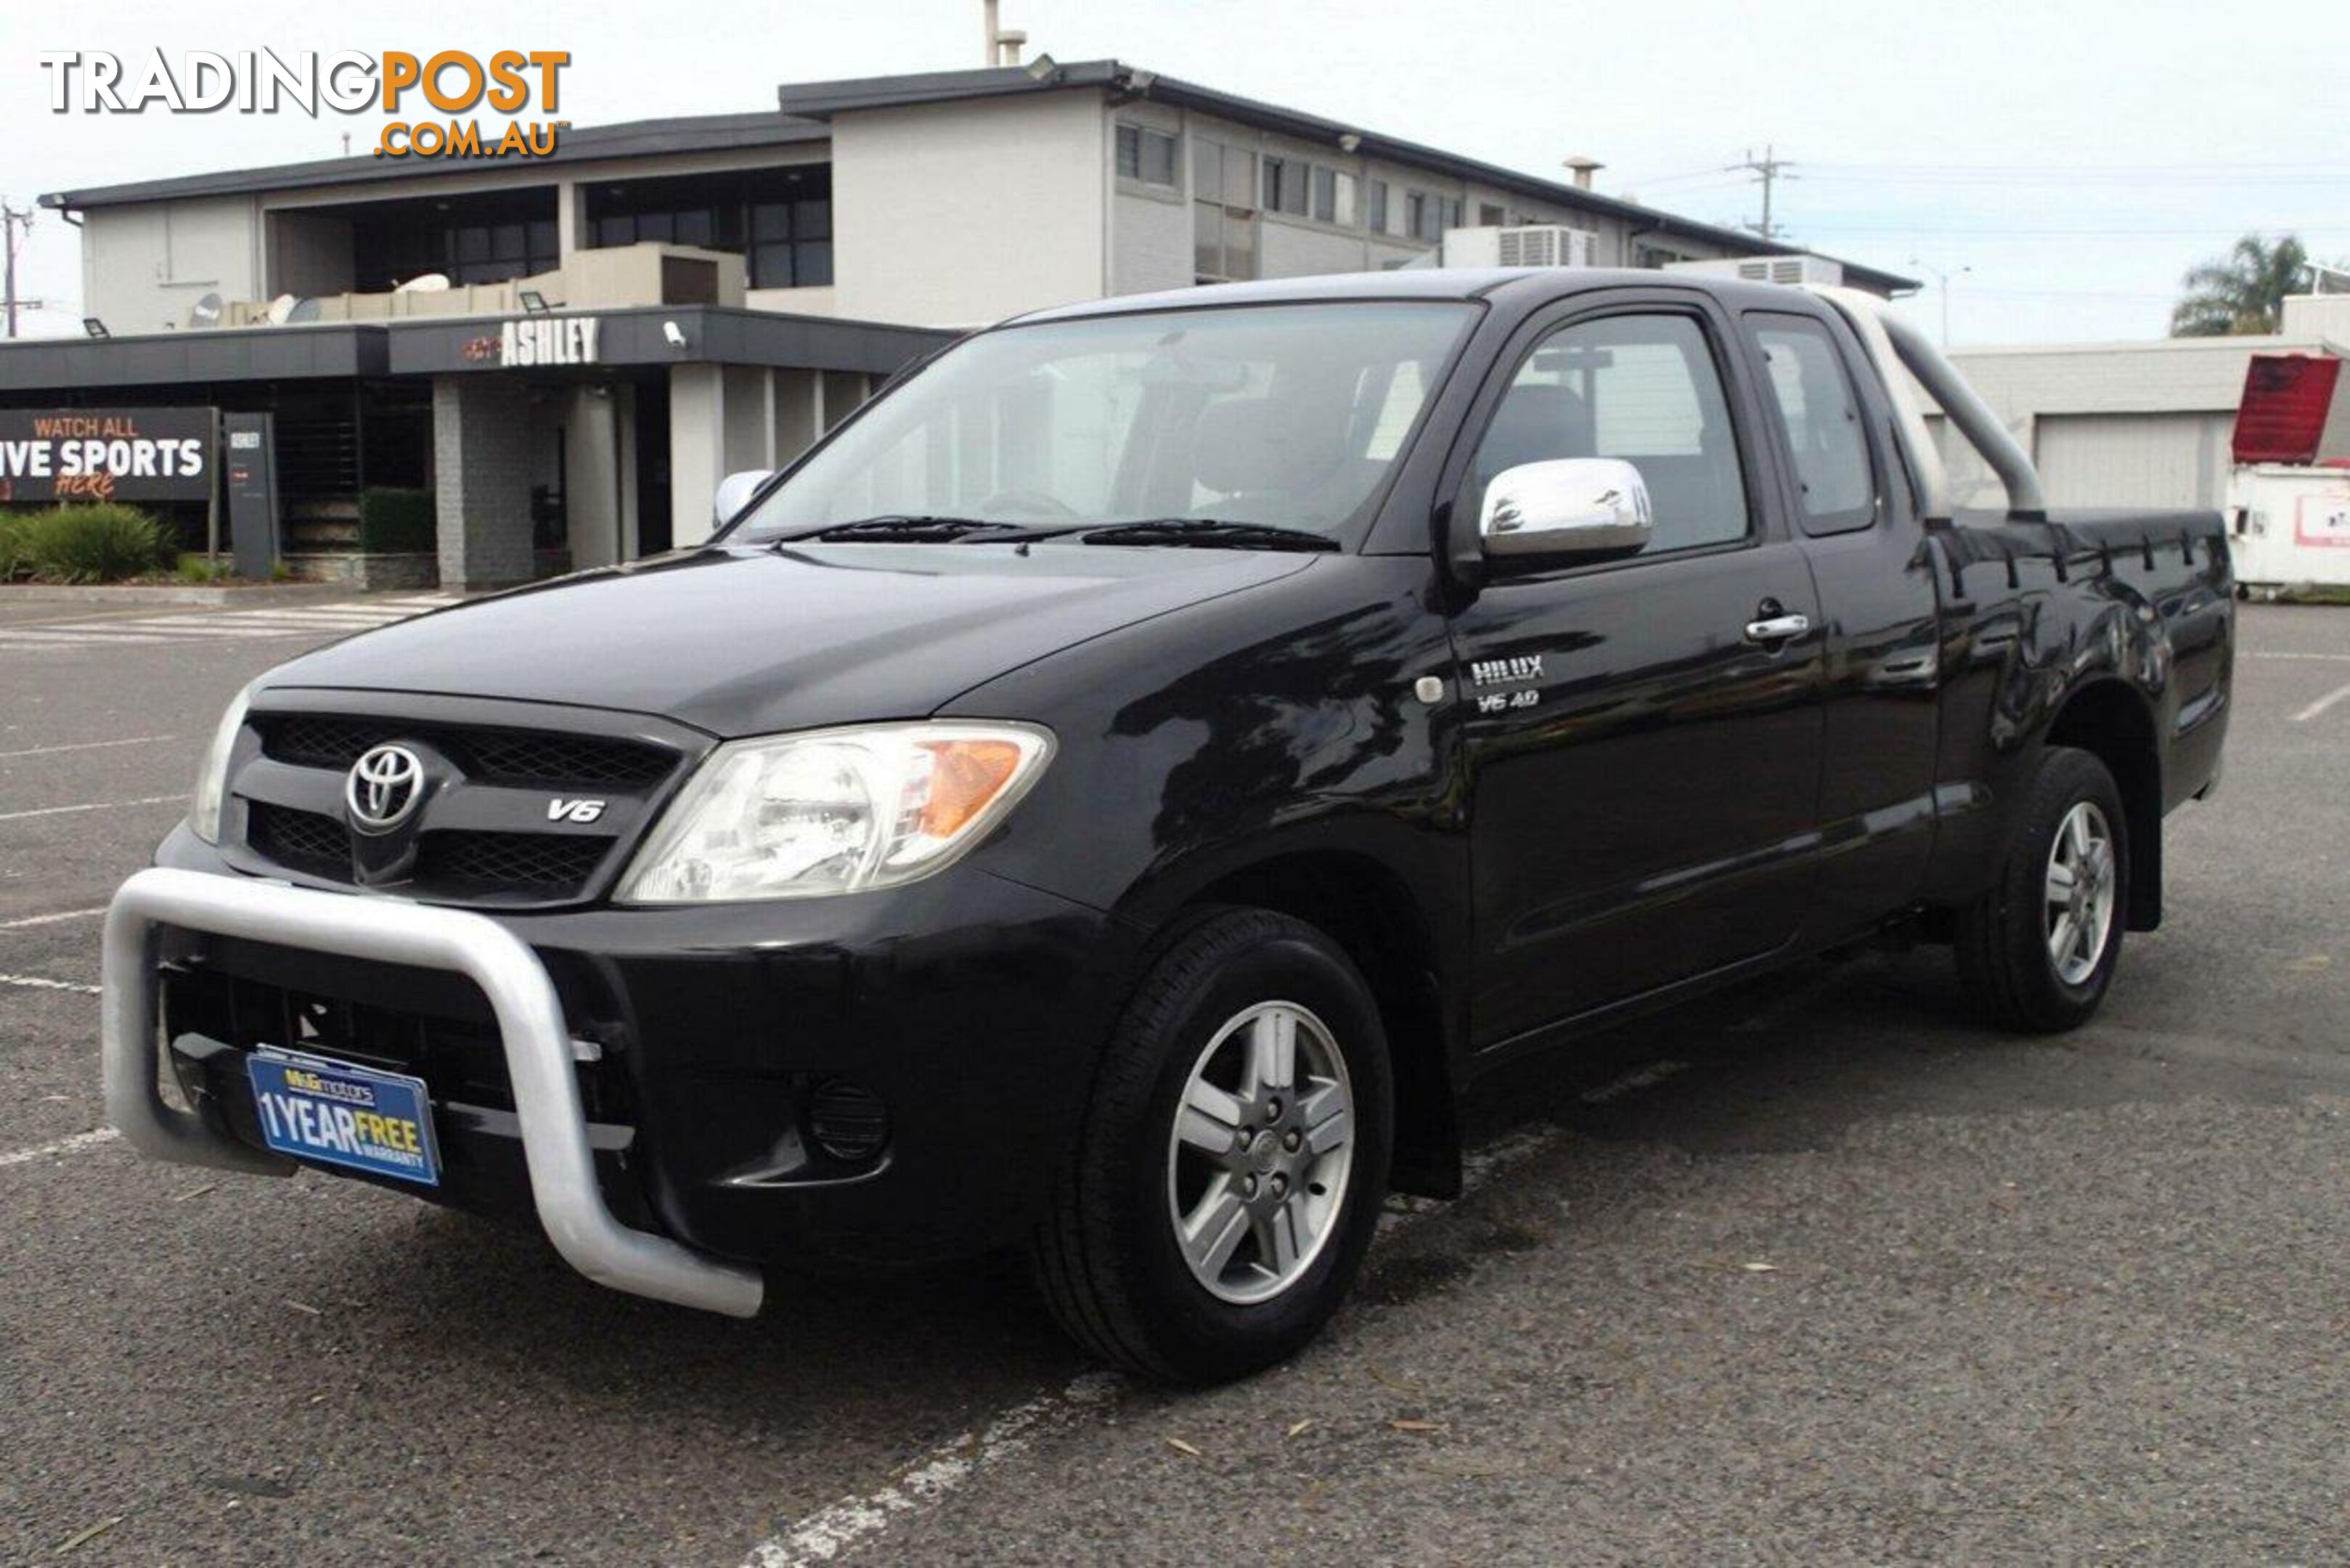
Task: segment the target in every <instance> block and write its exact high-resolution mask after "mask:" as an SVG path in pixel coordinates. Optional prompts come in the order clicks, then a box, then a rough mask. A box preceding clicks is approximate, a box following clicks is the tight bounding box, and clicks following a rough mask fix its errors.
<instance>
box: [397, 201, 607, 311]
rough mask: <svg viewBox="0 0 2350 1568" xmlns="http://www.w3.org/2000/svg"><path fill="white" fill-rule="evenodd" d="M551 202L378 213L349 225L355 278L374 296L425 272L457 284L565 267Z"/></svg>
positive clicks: (412, 207)
mask: <svg viewBox="0 0 2350 1568" xmlns="http://www.w3.org/2000/svg"><path fill="white" fill-rule="evenodd" d="M554 204H555V203H554V201H553V192H517V193H516V194H515V195H514V196H511V197H508V196H503V195H501V196H484V197H459V198H454V199H452V201H450V202H447V203H445V204H432V203H420V202H402V203H399V204H397V205H390V204H387V205H386V206H384V207H380V208H377V209H375V210H374V211H373V212H371V213H369V214H368V215H366V216H363V217H360V218H358V219H355V220H354V221H353V223H352V224H351V254H352V256H353V259H354V261H355V263H356V264H357V265H355V267H354V269H353V278H354V281H355V283H356V284H357V286H358V287H359V290H360V291H361V292H368V293H372V292H376V291H379V290H383V289H390V288H392V287H394V286H398V285H400V284H402V283H405V282H407V281H408V280H409V279H410V278H412V277H416V276H419V275H422V274H425V273H434V272H437V273H440V274H442V275H443V276H445V277H447V278H448V279H449V281H450V282H452V283H454V284H458V285H461V286H462V285H464V284H473V283H504V282H506V281H508V280H509V279H512V278H517V277H529V276H532V275H535V274H537V273H545V272H553V271H554V270H555V269H556V268H557V267H559V266H561V265H563V257H562V254H561V252H560V250H559V248H558V247H557V245H556V233H555V219H554V216H553V210H554ZM541 213H546V216H541V215H540V214H541Z"/></svg>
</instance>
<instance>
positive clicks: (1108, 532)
mask: <svg viewBox="0 0 2350 1568" xmlns="http://www.w3.org/2000/svg"><path fill="white" fill-rule="evenodd" d="M1085 542H1086V543H1087V544H1088V545H1187V546H1190V547H1191V548H1193V549H1201V550H1336V549H1337V548H1338V547H1339V545H1338V541H1337V540H1336V539H1333V538H1332V537H1330V535H1327V534H1315V533H1313V532H1311V531H1310V530H1307V529H1305V528H1283V527H1279V526H1276V525H1275V524H1271V523H1227V522H1225V521H1223V520H1222V519H1221V518H1216V517H1152V518H1147V519H1145V520H1143V521H1142V522H1139V523H1112V524H1108V525H1107V526H1106V527H1101V528H1088V529H1087V530H1086V534H1085Z"/></svg>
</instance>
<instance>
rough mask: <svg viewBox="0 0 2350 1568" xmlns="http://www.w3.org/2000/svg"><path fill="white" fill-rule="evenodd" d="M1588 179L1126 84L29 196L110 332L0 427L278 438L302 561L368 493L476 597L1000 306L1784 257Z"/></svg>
mask: <svg viewBox="0 0 2350 1568" xmlns="http://www.w3.org/2000/svg"><path fill="white" fill-rule="evenodd" d="M1587 178H1588V176H1587V172H1581V171H1579V172H1578V175H1577V176H1576V178H1575V179H1571V180H1569V181H1566V182H1559V181H1553V180H1548V179H1544V178H1541V177H1537V176H1534V175H1530V174H1525V173H1522V172H1519V171H1513V170H1509V169H1504V168H1501V167H1497V166H1495V165H1492V164H1490V163H1486V162H1482V161H1478V160H1475V159H1471V158H1467V157H1463V156H1461V155H1458V154H1455V153H1451V152H1447V151H1441V150H1439V149H1436V148H1432V147H1428V146H1424V145H1420V144H1418V143H1414V142H1409V141H1405V140H1399V139H1398V138H1394V137H1390V136H1387V135H1383V134H1381V133H1379V132H1378V131H1376V130H1370V129H1368V128H1366V127H1361V126H1355V125H1350V124H1346V123H1342V122H1339V121H1336V120H1333V119H1326V118H1322V117H1319V116H1315V115H1311V114H1306V113H1303V112H1300V111H1296V110H1293V109H1283V108H1279V107H1276V106H1274V105H1271V104H1265V103H1260V102H1255V101H1253V100H1250V99H1243V98H1239V97H1236V96H1233V95H1232V94H1229V93H1223V92H1219V91H1216V90H1214V89H1212V88H1205V87H1201V86H1197V85H1194V84H1191V83H1188V82H1180V81H1177V80H1175V79H1173V78H1166V77H1159V76H1156V75H1154V74H1153V73H1151V72H1149V71H1147V70H1143V69H1140V68H1139V67H1132V66H1128V65H1126V64H1123V63H1120V62H1118V61H1115V60H1099V61H1089V62H1084V63H1078V64H1071V65H1056V64H1054V63H1053V62H1051V61H1049V60H1040V61H1038V62H1037V63H1036V64H1035V65H1034V66H1024V67H995V68H990V69H984V70H970V71H951V72H943V73H937V74H931V75H921V76H900V77H885V78H869V79H864V80H854V81H838V82H823V83H811V84H800V85H791V86H786V87H785V88H782V89H781V90H780V95H779V101H778V104H777V107H776V109H774V110H772V111H764V112H757V113H748V114H724V115H708V116H698V117H694V118H691V119H665V120H649V121H640V122H637V123H633V124H626V125H614V126H605V127H600V128H591V129H579V130H570V131H567V132H566V133H565V134H564V136H563V138H562V140H561V143H560V145H559V147H558V149H557V151H556V152H555V153H553V154H552V155H551V156H547V157H544V158H534V159H530V160H527V161H497V160H485V159H463V160H447V159H442V160H432V159H423V160H420V159H414V158H407V159H390V158H377V157H358V158H348V159H339V160H333V161H323V162H313V163H301V164H292V165H286V166H282V167H276V168H268V169H256V170H242V171H230V172H224V173H218V174H203V175H195V176H189V177H184V178H177V179H168V180H157V181H150V182H140V183H136V184H128V185H113V186H106V187H102V188H97V189H89V190H78V191H66V192H57V193H56V194H53V195H49V196H46V197H44V198H43V201H44V203H45V204H46V205H47V206H48V207H50V208H52V209H55V210H57V211H58V212H60V213H63V214H65V215H66V216H67V218H68V221H69V222H74V223H78V224H79V225H80V226H81V230H82V247H83V277H84V283H83V300H84V306H83V308H84V311H85V313H86V314H87V315H88V317H91V318H93V319H94V320H95V321H96V322H97V323H99V327H96V328H93V330H103V331H104V333H105V334H107V336H105V337H92V338H89V339H86V340H62V339H52V340H46V341H36V342H27V343H19V344H14V345H8V346H5V347H0V406H13V407H25V406H35V405H37V406H45V407H46V406H90V407H95V406H108V405H112V406H156V405H169V404H182V403H186V404H203V405H210V406H213V407H220V408H233V409H240V410H267V411H269V412H270V413H272V415H273V416H274V420H275V431H276V462H277V468H278V474H279V491H280V493H281V495H282V497H283V504H284V507H285V510H286V524H287V539H288V548H289V550H290V551H291V552H292V553H293V558H294V559H295V560H296V562H297V564H299V565H302V566H306V567H307V569H308V570H310V571H312V572H323V571H327V570H329V569H331V568H334V567H336V566H338V564H339V565H343V566H348V561H349V559H350V553H351V550H352V546H353V545H354V543H355V540H354V536H353V535H354V519H355V518H356V516H357V513H358V497H359V493H360V492H362V491H363V490H365V489H368V488H369V487H375V486H404V487H423V488H428V489H430V490H431V491H432V493H433V495H434V496H435V498H436V501H437V506H438V518H439V523H438V527H439V551H438V567H439V572H440V575H441V578H442V581H443V582H444V583H446V584H448V585H450V586H452V587H469V588H470V587H483V586H488V585H492V584H497V583H504V582H512V581H516V580H520V579H523V578H525V577H528V576H532V575H534V574H536V573H537V572H540V571H543V570H546V569H548V568H549V567H550V566H552V565H554V564H556V563H557V562H561V561H566V560H567V561H568V562H569V563H570V564H572V565H576V566H590V565H597V564H600V563H604V562H608V561H614V560H619V559H626V558H629V557H633V556H640V555H645V554H650V553H652V552H655V551H658V550H661V549H664V548H668V547H671V546H672V545H682V544H687V543H691V542H692V541H694V540H697V539H700V538H702V537H704V536H706V535H707V533H708V531H709V529H710V527H711V516H710V495H711V492H712V488H713V487H714V485H715V483H716V482H717V480H718V479H719V478H720V477H721V476H723V474H725V473H726V472H731V471H733V470H736V469H743V468H766V467H774V466H776V465H778V464H781V463H783V462H787V461H789V460H790V459H791V458H792V457H793V456H794V455H795V454H796V453H797V452H800V451H802V450H804V449H805V448H806V445H807V444H808V443H809V442H810V441H813V440H815V439H816V437H817V436H819V435H820V434H821V433H822V432H823V431H825V430H826V429H827V428H828V427H829V426H830V425H831V424H833V423H834V422H836V421H838V420H839V419H840V418H841V417H842V416H843V415H844V414H846V413H847V411H848V410H851V409H853V408H854V407H855V406H856V405H857V403H858V402H859V401H861V400H863V399H864V398H865V397H867V396H868V395H869V394H870V392H871V390H872V389H874V388H875V387H877V386H878V385H879V384H880V382H881V381H882V380H884V379H887V378H888V377H889V375H890V374H891V373H893V372H894V371H896V370H897V369H899V368H901V367H903V366H904V365H906V364H908V363H909V362H910V361H912V360H914V359H916V358H920V356H921V355H923V354H925V353H927V352H928V351H930V350H931V348H935V347H937V346H939V345H941V344H943V343H945V342H947V341H950V340H951V337H952V336H953V335H954V334H955V333H956V332H958V331H961V330H963V329H967V328H970V327H976V326H980V325H983V324H985V323H987V322H990V321H993V320H995V319H998V318H1000V317H1004V316H1008V315H1012V314H1014V313H1016V312H1019V311H1022V310H1027V309H1033V308H1035V307H1038V306H1047V305H1053V304H1058V303H1062V302H1065V301H1069V300H1075V299H1085V298H1095V297H1100V296H1109V295H1117V294H1125V293H1132V292H1139V291H1143V290H1154V289H1163V288H1170V287H1180V286H1186V285H1190V284H1193V283H1200V282H1212V281H1222V280H1227V279H1241V278H1253V277H1278V276H1290V275H1302V274H1309V273H1324V272H1337V271H1354V270H1377V269H1381V268H1388V267H1398V266H1407V265H1426V264H1427V263H1428V262H1430V260H1431V259H1433V257H1434V256H1435V254H1437V252H1438V250H1439V248H1440V245H1441V244H1442V243H1443V242H1444V239H1445V236H1446V234H1447V233H1448V231H1458V230H1461V229H1471V228H1479V227H1489V228H1491V227H1520V226H1528V225H1556V226H1558V227H1561V228H1564V229H1566V230H1571V231H1575V251H1576V259H1579V260H1582V261H1584V262H1586V263H1587V264H1589V265H1628V266H1654V265H1664V264H1666V263H1668V262H1671V261H1679V260H1695V259H1706V258H1717V257H1726V256H1747V255H1772V254H1789V253H1788V252H1787V251H1786V247H1783V246H1778V245H1773V244H1766V243H1764V242H1763V241H1761V240H1758V239H1757V238H1755V237H1754V236H1752V235H1751V234H1743V233H1740V232H1738V231H1734V230H1730V229H1725V228H1721V227H1719V226H1715V225H1711V224H1707V223H1697V222H1694V221H1691V220H1689V219H1685V218H1680V217H1677V216H1674V215H1673V214H1670V213H1663V212H1659V211H1656V210H1654V209H1651V208H1648V207H1644V206H1639V205H1637V204H1634V203H1632V202H1624V201H1620V200H1617V199H1614V198H1611V197H1608V196H1605V195H1602V194H1600V193H1599V192H1596V191H1593V190H1591V189H1589V188H1587ZM1843 269H1844V276H1845V278H1846V281H1847V282H1851V283H1854V284H1856V285H1857V286H1862V287H1867V288H1872V289H1876V290H1878V291H1880V292H1891V291H1894V290H1896V289H1899V288H1904V287H1907V286H1909V285H1908V280H1907V279H1905V278H1901V277H1898V276H1896V275H1892V274H1889V273H1884V272H1879V271H1877V270H1875V269H1872V268H1868V267H1865V266H1860V265H1854V264H1850V263H1846V264H1843Z"/></svg>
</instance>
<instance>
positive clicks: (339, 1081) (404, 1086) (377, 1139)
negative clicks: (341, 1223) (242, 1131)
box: [244, 1046, 441, 1187]
mask: <svg viewBox="0 0 2350 1568" xmlns="http://www.w3.org/2000/svg"><path fill="white" fill-rule="evenodd" d="M244 1070H245V1073H246V1075H248V1076H249V1077H250V1078H251V1079H252V1080H253V1098H254V1104H255V1108H256V1109H257V1110H258V1111H259V1113H260V1116H261V1134H262V1137H263V1138H264V1139H265V1141H266V1142H267V1143H268V1145H269V1147H271V1148H273V1149H276V1151H277V1152H278V1153H280V1154H290V1155H293V1156H294V1157H295V1158H298V1159H315V1160H317V1161H319V1162H321V1163H322V1164H326V1165H339V1166H341V1167H343V1168H346V1169H348V1170H363V1171H365V1172H367V1173H368V1174H369V1176H389V1177H391V1178H393V1179H397V1180H400V1181H413V1182H415V1183H417V1184H418V1185H420V1186H422V1187H437V1186H439V1185H440V1184H441V1151H440V1149H439V1147H437V1146H436V1145H435V1144H434V1143H433V1141H432V1101H431V1099H430V1098H429V1097H428V1096H426V1094H425V1091H424V1080H423V1079H421V1078H410V1077H403V1076H402V1075H400V1074H397V1073H379V1072H376V1071H374V1070H373V1069H372V1068H368V1067H355V1066H352V1065H351V1064H348V1063H347V1062H330V1061H328V1060H327V1059H326V1058H324V1057H321V1056H306V1055H302V1054H297V1053H295V1052H291V1051H278V1050H273V1049H271V1048H269V1047H267V1046H264V1047H262V1048H261V1049H259V1050H256V1051H255V1052H253V1053H252V1054H250V1055H248V1056H246V1057H245V1059H244Z"/></svg>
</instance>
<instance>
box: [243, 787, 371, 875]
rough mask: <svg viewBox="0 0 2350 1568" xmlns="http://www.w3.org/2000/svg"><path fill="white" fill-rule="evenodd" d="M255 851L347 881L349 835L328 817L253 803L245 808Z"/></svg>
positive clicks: (281, 862) (282, 862)
mask: <svg viewBox="0 0 2350 1568" xmlns="http://www.w3.org/2000/svg"><path fill="white" fill-rule="evenodd" d="M246 810H247V813H248V815H247V819H246V820H247V822H248V824H249V826H248V829H247V831H248V832H249V834H250V836H251V838H252V842H253V846H254V848H255V849H257V850H259V851H260V852H261V853H262V854H264V855H266V856H267V857H269V858H270V859H272V860H275V861H276V862H277V864H279V865H280V866H286V867H292V868H293V869H295V870H296V871H307V872H309V873H310V874H311V875H312V876H314V877H335V878H337V879H338V880H342V881H348V880H349V878H350V875H351V832H350V829H349V828H348V827H345V826H343V825H342V824H341V823H339V822H338V821H336V820H335V819H334V818H333V817H331V816H325V815H320V814H319V813H317V812H315V811H296V810H295V809H294V808H293V807H291V806H284V805H264V804H263V803H261V802H259V801H255V802H254V803H253V804H252V805H250V806H249V807H247V808H246Z"/></svg>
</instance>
